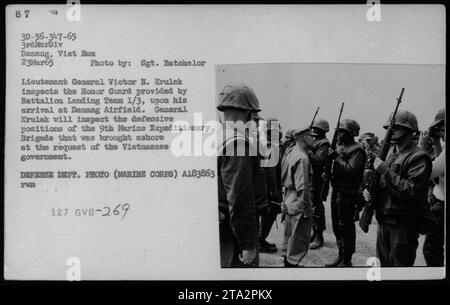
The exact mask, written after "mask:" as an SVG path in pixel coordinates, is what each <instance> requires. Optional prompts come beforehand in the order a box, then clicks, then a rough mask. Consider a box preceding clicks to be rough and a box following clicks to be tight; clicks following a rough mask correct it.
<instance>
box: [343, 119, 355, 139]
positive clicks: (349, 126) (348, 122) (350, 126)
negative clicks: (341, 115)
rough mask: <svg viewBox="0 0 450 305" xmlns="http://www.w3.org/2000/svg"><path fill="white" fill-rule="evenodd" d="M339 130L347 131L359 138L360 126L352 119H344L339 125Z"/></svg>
mask: <svg viewBox="0 0 450 305" xmlns="http://www.w3.org/2000/svg"><path fill="white" fill-rule="evenodd" d="M339 129H341V130H346V131H348V132H349V133H351V134H352V135H353V136H354V137H357V136H358V135H359V129H360V127H359V124H358V122H356V121H355V120H352V119H343V120H342V121H341V122H340V123H339Z"/></svg>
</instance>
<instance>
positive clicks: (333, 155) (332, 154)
mask: <svg viewBox="0 0 450 305" xmlns="http://www.w3.org/2000/svg"><path fill="white" fill-rule="evenodd" d="M337 156H338V153H337V151H335V150H334V149H331V148H328V158H330V159H335V158H336V157H337Z"/></svg>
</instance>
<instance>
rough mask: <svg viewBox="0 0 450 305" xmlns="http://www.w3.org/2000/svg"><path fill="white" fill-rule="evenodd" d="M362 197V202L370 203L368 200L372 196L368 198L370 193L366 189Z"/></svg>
mask: <svg viewBox="0 0 450 305" xmlns="http://www.w3.org/2000/svg"><path fill="white" fill-rule="evenodd" d="M363 196H364V200H365V201H367V202H368V201H370V199H372V196H370V193H369V190H368V189H364V191H363Z"/></svg>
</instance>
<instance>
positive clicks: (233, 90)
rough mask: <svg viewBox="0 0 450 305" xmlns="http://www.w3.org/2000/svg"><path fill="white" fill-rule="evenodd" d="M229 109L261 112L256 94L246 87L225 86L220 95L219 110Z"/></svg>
mask: <svg viewBox="0 0 450 305" xmlns="http://www.w3.org/2000/svg"><path fill="white" fill-rule="evenodd" d="M227 108H234V109H240V110H243V111H252V112H258V111H261V109H260V108H259V101H258V98H257V97H256V95H255V93H254V92H253V90H252V89H251V88H250V87H247V86H245V85H238V86H225V87H224V88H223V89H222V92H220V94H219V105H218V106H217V110H219V111H224V110H225V109H227Z"/></svg>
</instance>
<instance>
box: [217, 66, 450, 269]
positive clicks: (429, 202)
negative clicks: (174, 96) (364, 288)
mask: <svg viewBox="0 0 450 305" xmlns="http://www.w3.org/2000/svg"><path fill="white" fill-rule="evenodd" d="M216 75H217V89H218V90H221V91H220V92H219V93H218V95H217V96H218V105H217V110H218V112H219V114H218V115H219V117H221V118H222V120H223V121H224V126H225V127H224V128H225V129H227V130H228V129H233V128H234V129H235V130H236V131H235V134H233V133H232V132H227V133H224V134H225V135H224V142H223V146H225V147H226V148H230V147H232V146H233V144H234V143H236V144H237V145H240V144H243V145H244V144H245V143H246V142H245V141H244V140H245V139H247V142H248V143H250V144H248V145H249V146H250V145H254V146H256V147H258V149H254V151H255V152H256V150H257V153H255V154H250V153H249V154H247V155H245V154H244V155H239V154H238V152H239V151H238V150H237V151H236V152H234V155H233V154H229V153H228V154H223V155H222V156H219V157H218V158H219V160H218V169H217V171H218V177H219V179H218V183H219V186H218V190H219V191H218V197H219V212H220V215H221V217H220V238H221V239H220V242H221V266H222V267H223V268H226V267H234V268H239V267H241V268H243V267H287V268H292V267H294V268H295V267H328V268H333V267H347V268H349V267H362V266H364V267H365V266H367V262H368V261H370V260H371V259H372V260H373V259H375V260H378V262H379V265H380V266H381V267H413V266H429V267H443V266H444V248H445V244H444V226H445V214H444V202H445V126H446V125H445V66H438V65H435V66H431V65H395V64H392V65H367V64H252V65H224V66H218V67H217V68H216ZM424 105H426V107H423V106H424ZM239 122H244V123H247V122H255V124H253V125H252V124H247V125H245V126H248V130H244V129H242V127H239V126H238V125H239V124H236V126H235V127H234V124H235V123H239ZM262 125H266V126H267V127H265V128H253V129H254V130H256V134H257V136H256V137H255V136H252V134H253V133H252V128H251V126H262ZM258 131H259V132H258ZM273 134H276V135H277V137H276V139H274V138H273V136H272V135H273ZM278 135H279V136H278ZM261 142H263V143H261ZM236 144H234V145H236ZM274 150H278V152H277V156H278V160H277V162H271V164H270V165H267V164H265V162H264V160H265V159H268V158H269V156H270V155H271V154H272V153H273V151H274ZM243 151H244V150H243ZM250 152H251V151H250ZM252 159H253V160H252ZM255 159H256V160H259V161H260V162H258V161H255Z"/></svg>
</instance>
